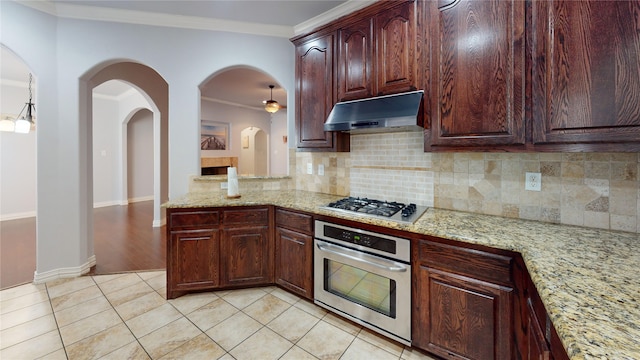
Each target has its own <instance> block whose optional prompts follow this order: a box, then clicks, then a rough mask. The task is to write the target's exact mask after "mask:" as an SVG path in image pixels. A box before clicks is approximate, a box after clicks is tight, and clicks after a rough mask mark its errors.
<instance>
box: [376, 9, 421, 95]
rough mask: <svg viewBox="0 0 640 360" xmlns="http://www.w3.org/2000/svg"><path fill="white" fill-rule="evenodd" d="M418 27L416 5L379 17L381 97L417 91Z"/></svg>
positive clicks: (378, 69)
mask: <svg viewBox="0 0 640 360" xmlns="http://www.w3.org/2000/svg"><path fill="white" fill-rule="evenodd" d="M416 27H417V19H416V2H415V1H408V2H404V3H402V4H401V5H398V6H396V7H394V8H391V9H389V10H386V11H384V12H382V13H380V14H378V15H376V17H375V20H374V33H375V38H376V54H377V59H376V70H375V72H376V76H377V89H376V90H377V95H385V94H395V93H399V92H404V91H411V90H417V82H418V75H417V64H416V63H417V61H416V47H417V44H418V43H417V39H416Z"/></svg>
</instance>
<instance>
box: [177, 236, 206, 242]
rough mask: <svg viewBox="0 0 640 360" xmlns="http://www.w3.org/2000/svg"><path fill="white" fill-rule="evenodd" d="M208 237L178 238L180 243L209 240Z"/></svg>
mask: <svg viewBox="0 0 640 360" xmlns="http://www.w3.org/2000/svg"><path fill="white" fill-rule="evenodd" d="M209 239H211V237H210V236H200V237H189V238H180V241H198V240H209Z"/></svg>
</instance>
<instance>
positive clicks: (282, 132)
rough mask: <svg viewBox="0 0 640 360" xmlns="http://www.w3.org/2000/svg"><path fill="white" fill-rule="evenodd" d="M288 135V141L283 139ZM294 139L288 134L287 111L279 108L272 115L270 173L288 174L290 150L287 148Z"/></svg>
mask: <svg viewBox="0 0 640 360" xmlns="http://www.w3.org/2000/svg"><path fill="white" fill-rule="evenodd" d="M283 136H287V142H286V143H285V142H284V141H283V139H282V137H283ZM292 141H293V142H295V137H294V138H293V139H288V135H287V111H286V110H279V111H278V112H276V113H275V114H273V116H272V117H271V131H270V138H269V148H270V153H271V162H270V164H269V165H270V175H272V176H273V175H287V173H288V172H289V151H288V150H287V148H288V146H289V144H290V143H291V142H292Z"/></svg>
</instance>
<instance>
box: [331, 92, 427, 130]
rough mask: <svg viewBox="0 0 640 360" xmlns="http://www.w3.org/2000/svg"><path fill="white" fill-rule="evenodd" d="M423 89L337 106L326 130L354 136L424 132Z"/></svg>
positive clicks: (346, 102)
mask: <svg viewBox="0 0 640 360" xmlns="http://www.w3.org/2000/svg"><path fill="white" fill-rule="evenodd" d="M423 96H424V91H423V90H418V91H411V92H406V93H402V94H394V95H385V96H378V97H373V98H368V99H362V100H353V101H344V102H339V103H337V104H336V105H335V106H334V107H333V109H332V110H331V113H330V114H329V117H328V118H327V121H326V122H325V123H324V130H325V131H346V132H350V133H352V134H359V133H376V132H377V133H380V132H394V131H415V130H423V117H422V98H423Z"/></svg>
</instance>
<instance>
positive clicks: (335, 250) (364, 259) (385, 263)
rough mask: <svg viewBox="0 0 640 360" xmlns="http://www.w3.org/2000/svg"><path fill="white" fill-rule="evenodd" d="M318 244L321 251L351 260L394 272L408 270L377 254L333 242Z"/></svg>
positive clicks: (318, 242)
mask: <svg viewBox="0 0 640 360" xmlns="http://www.w3.org/2000/svg"><path fill="white" fill-rule="evenodd" d="M316 246H318V249H320V250H321V251H326V252H328V253H332V254H335V255H338V256H344V257H347V258H349V259H351V260H355V261H358V262H361V263H365V264H369V265H372V266H376V267H379V268H382V269H385V270H388V271H393V272H405V271H407V268H406V266H403V265H402V264H398V263H397V262H394V261H390V260H386V259H382V258H379V257H376V256H371V255H368V254H364V253H361V252H358V251H353V250H349V249H344V248H342V247H339V246H335V245H331V244H328V243H325V242H320V241H317V243H316Z"/></svg>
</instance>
